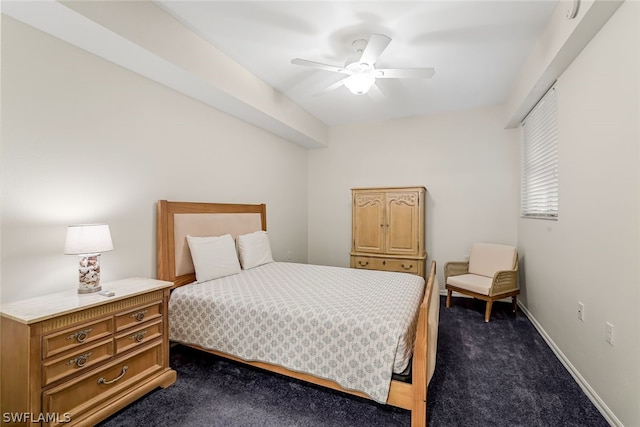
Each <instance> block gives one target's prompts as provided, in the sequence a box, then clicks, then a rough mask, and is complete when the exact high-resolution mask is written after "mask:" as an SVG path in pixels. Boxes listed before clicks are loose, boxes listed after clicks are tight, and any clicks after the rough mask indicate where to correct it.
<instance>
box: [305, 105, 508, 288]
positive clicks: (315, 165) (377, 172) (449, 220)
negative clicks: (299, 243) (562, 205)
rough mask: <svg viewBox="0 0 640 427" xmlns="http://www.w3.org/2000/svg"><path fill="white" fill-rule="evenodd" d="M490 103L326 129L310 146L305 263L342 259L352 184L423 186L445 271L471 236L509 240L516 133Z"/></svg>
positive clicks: (434, 255)
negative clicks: (322, 141)
mask: <svg viewBox="0 0 640 427" xmlns="http://www.w3.org/2000/svg"><path fill="white" fill-rule="evenodd" d="M503 120H504V111H503V110H502V108H501V107H491V108H484V109H478V110H469V111H462V112H457V113H448V114H439V115H432V116H428V117H416V118H408V119H399V120H391V121H385V122H380V123H367V124H358V125H351V126H342V127H336V128H333V129H331V133H330V138H329V140H330V143H329V147H328V148H322V149H316V150H310V151H309V262H311V263H316V264H329V265H337V266H348V265H349V252H350V250H351V241H350V240H351V192H350V189H351V188H353V187H376V186H386V187H389V186H408V185H422V186H425V187H426V188H427V197H426V203H427V206H426V213H427V220H426V248H427V253H428V257H429V260H431V259H435V260H436V262H437V264H438V275H439V276H440V278H441V280H440V282H441V283H444V281H443V280H442V268H443V266H444V263H445V262H446V261H451V260H462V259H464V258H463V257H464V255H465V254H467V253H468V251H469V247H470V245H471V243H472V242H478V241H484V242H495V243H504V244H513V245H515V244H516V230H517V225H516V224H517V209H518V194H519V193H518V191H519V190H518V188H519V177H518V171H519V154H518V153H519V151H518V137H519V136H518V135H519V133H518V131H517V130H504V129H503Z"/></svg>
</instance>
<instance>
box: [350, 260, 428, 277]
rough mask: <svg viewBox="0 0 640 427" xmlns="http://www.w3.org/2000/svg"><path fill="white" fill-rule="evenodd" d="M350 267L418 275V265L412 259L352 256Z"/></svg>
mask: <svg viewBox="0 0 640 427" xmlns="http://www.w3.org/2000/svg"><path fill="white" fill-rule="evenodd" d="M351 264H352V267H354V268H362V269H366V270H383V271H399V272H404V273H412V274H418V271H419V263H418V261H416V260H412V259H395V258H375V257H366V256H354V257H353V259H352V263H351Z"/></svg>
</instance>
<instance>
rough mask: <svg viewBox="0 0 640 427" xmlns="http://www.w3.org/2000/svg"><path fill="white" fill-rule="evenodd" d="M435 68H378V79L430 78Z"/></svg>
mask: <svg viewBox="0 0 640 427" xmlns="http://www.w3.org/2000/svg"><path fill="white" fill-rule="evenodd" d="M434 74H435V70H434V69H433V68H382V69H378V70H376V74H375V76H376V78H377V79H430V78H431V77H433V75H434Z"/></svg>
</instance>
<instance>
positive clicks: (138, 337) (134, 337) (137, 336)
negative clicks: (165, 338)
mask: <svg viewBox="0 0 640 427" xmlns="http://www.w3.org/2000/svg"><path fill="white" fill-rule="evenodd" d="M146 333H147V331H140V332H138V333H137V334H133V335H131V336H130V337H129V339H130V340H134V341H135V342H142V340H143V339H144V336H145V334H146Z"/></svg>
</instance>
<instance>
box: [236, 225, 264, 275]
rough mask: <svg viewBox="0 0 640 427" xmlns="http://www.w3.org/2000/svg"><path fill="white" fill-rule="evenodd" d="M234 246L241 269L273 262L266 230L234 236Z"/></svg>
mask: <svg viewBox="0 0 640 427" xmlns="http://www.w3.org/2000/svg"><path fill="white" fill-rule="evenodd" d="M236 247H237V248H238V255H239V256H240V264H241V265H242V269H243V270H248V269H250V268H253V267H257V266H259V265H262V264H267V263H269V262H273V257H272V256H271V245H270V244H269V236H268V235H267V232H266V231H256V232H253V233H249V234H243V235H242V236H238V237H236Z"/></svg>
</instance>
